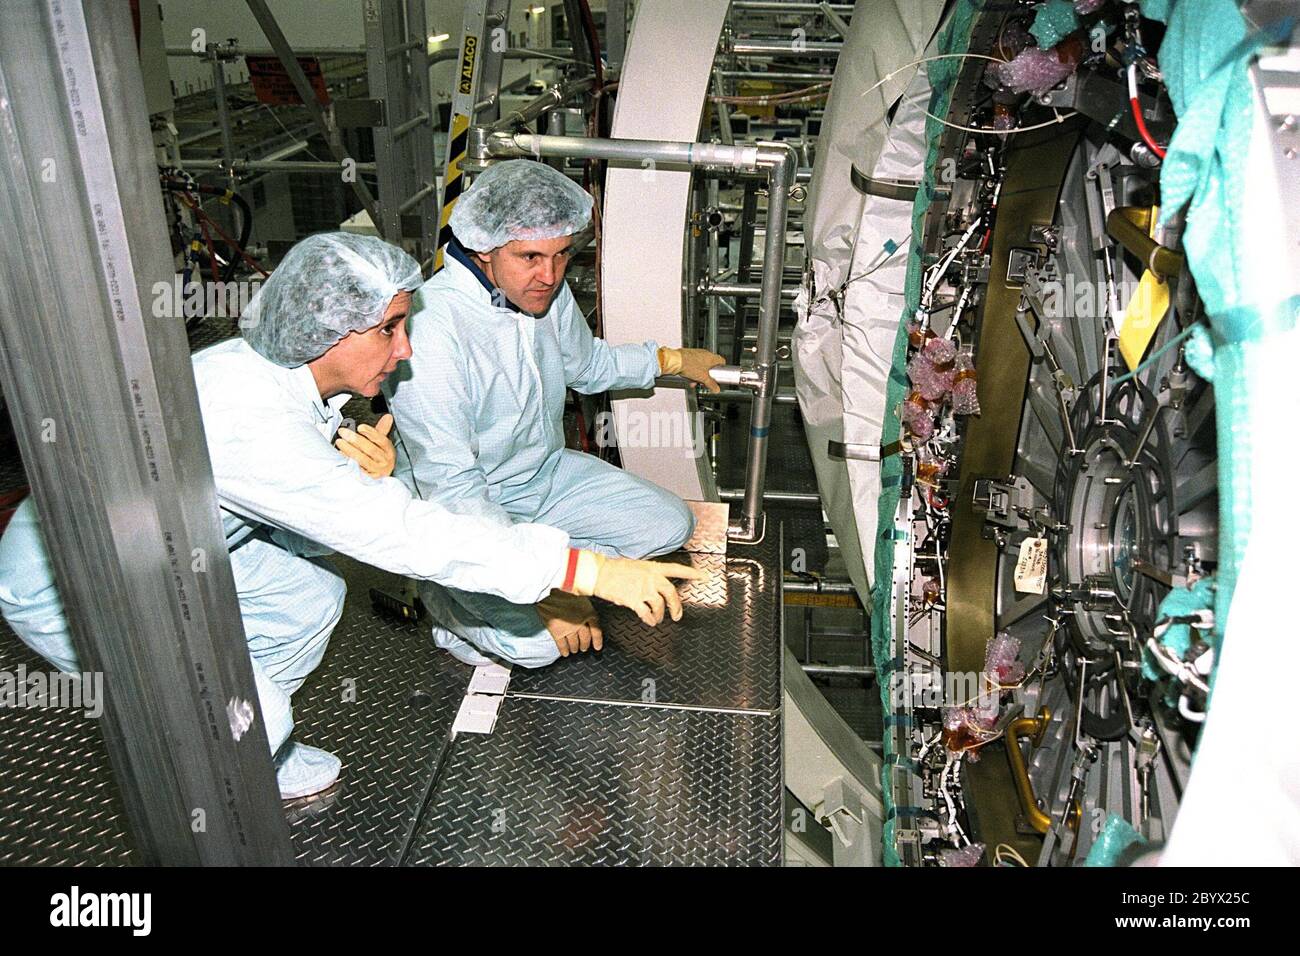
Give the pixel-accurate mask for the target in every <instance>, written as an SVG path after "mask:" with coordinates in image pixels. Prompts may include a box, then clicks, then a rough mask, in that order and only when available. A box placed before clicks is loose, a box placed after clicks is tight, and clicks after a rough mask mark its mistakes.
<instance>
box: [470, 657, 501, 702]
mask: <svg viewBox="0 0 1300 956" xmlns="http://www.w3.org/2000/svg"><path fill="white" fill-rule="evenodd" d="M509 686H510V668H508V667H502V666H501V665H500V664H480V665H479V666H478V667H476V668H474V673H473V675H472V676H471V677H470V679H469V693H471V694H494V695H496V696H498V697H499V696H501V695H502V694H504V693H505V692H506V688H507V687H509Z"/></svg>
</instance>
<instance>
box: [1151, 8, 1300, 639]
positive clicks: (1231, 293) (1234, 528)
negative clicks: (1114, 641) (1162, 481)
mask: <svg viewBox="0 0 1300 956" xmlns="http://www.w3.org/2000/svg"><path fill="white" fill-rule="evenodd" d="M1142 13H1143V15H1144V16H1147V17H1149V18H1151V19H1154V20H1160V21H1163V22H1165V23H1166V24H1167V30H1166V32H1165V36H1164V39H1163V40H1162V41H1161V44H1160V49H1159V50H1158V52H1157V59H1158V62H1159V66H1160V69H1161V72H1162V74H1163V76H1164V80H1165V84H1166V86H1167V87H1168V89H1169V97H1170V100H1171V102H1172V103H1173V107H1174V112H1175V113H1176V114H1177V117H1178V125H1177V127H1176V128H1175V130H1174V135H1173V138H1172V139H1171V140H1170V143H1169V147H1168V152H1167V155H1166V157H1165V160H1164V165H1163V167H1162V169H1161V173H1160V190H1161V212H1160V216H1161V220H1162V221H1165V222H1167V221H1168V220H1169V219H1170V217H1172V216H1173V215H1174V214H1175V213H1176V212H1177V211H1178V210H1179V209H1181V208H1183V207H1184V206H1185V207H1186V209H1187V225H1186V228H1185V230H1184V232H1183V245H1184V248H1185V250H1186V254H1187V264H1188V268H1189V269H1190V271H1191V273H1192V276H1193V277H1194V278H1195V279H1196V286H1197V291H1198V292H1199V293H1200V296H1201V299H1202V300H1203V301H1204V303H1205V310H1206V314H1207V315H1208V317H1209V321H1210V331H1209V332H1208V333H1198V334H1197V335H1195V336H1194V337H1193V338H1192V339H1190V340H1189V345H1188V349H1187V353H1186V354H1187V357H1188V360H1189V361H1190V362H1191V363H1192V366H1193V368H1195V369H1196V370H1197V372H1198V373H1199V374H1202V375H1203V376H1204V377H1205V378H1207V379H1212V380H1213V382H1214V384H1215V390H1216V428H1217V432H1218V442H1219V569H1218V593H1217V596H1216V601H1215V618H1216V621H1217V622H1218V627H1217V628H1216V639H1217V638H1218V636H1219V635H1220V634H1221V631H1222V627H1223V623H1224V622H1225V621H1226V620H1227V617H1228V613H1227V612H1228V605H1229V603H1230V602H1231V599H1232V593H1233V590H1234V586H1235V584H1236V578H1237V567H1238V565H1239V563H1240V561H1241V559H1242V556H1243V555H1244V553H1245V548H1246V543H1247V541H1248V540H1249V536H1250V529H1251V522H1252V517H1253V516H1252V508H1251V501H1250V496H1249V494H1248V492H1247V489H1249V487H1250V477H1251V462H1252V460H1253V455H1252V447H1253V444H1254V442H1255V441H1256V435H1255V431H1256V430H1255V428H1254V427H1253V425H1252V422H1253V420H1254V418H1255V417H1256V416H1257V415H1258V414H1259V403H1260V402H1261V401H1262V399H1260V398H1258V397H1256V394H1257V384H1258V382H1259V379H1258V377H1257V376H1256V375H1254V374H1252V368H1255V367H1256V366H1258V364H1259V359H1260V356H1261V354H1262V350H1267V349H1268V348H1269V347H1270V346H1269V344H1268V343H1269V341H1270V340H1271V339H1273V338H1275V337H1276V336H1278V335H1280V334H1285V333H1287V332H1289V331H1290V330H1293V329H1295V328H1296V325H1297V316H1298V315H1300V297H1297V296H1291V297H1289V298H1285V299H1282V300H1281V301H1279V300H1278V299H1277V293H1276V292H1275V291H1274V289H1275V287H1276V284H1275V283H1271V282H1269V281H1268V280H1267V276H1266V275H1260V274H1259V270H1260V268H1261V264H1260V263H1259V262H1256V261H1255V260H1254V257H1251V256H1249V255H1243V254H1241V250H1242V249H1244V248H1246V243H1245V242H1244V239H1245V237H1246V235H1247V234H1248V231H1249V228H1250V225H1249V224H1248V223H1246V222H1244V221H1243V216H1244V204H1243V203H1242V202H1241V201H1240V198H1241V197H1242V196H1243V195H1244V194H1245V191H1246V171H1245V170H1246V158H1247V152H1248V149H1249V147H1250V143H1251V132H1252V118H1253V111H1254V103H1253V97H1252V93H1251V88H1250V80H1249V76H1248V73H1247V70H1248V67H1249V65H1250V62H1251V59H1252V58H1253V56H1254V54H1255V52H1256V51H1257V50H1258V49H1259V48H1260V47H1261V46H1262V45H1264V44H1265V43H1268V42H1277V41H1278V40H1280V39H1281V38H1283V37H1285V36H1286V35H1289V34H1290V32H1291V29H1292V27H1293V26H1294V20H1293V19H1292V20H1288V21H1285V22H1283V23H1281V24H1279V25H1276V26H1274V27H1273V28H1272V29H1270V30H1259V31H1252V30H1250V28H1249V27H1248V25H1247V23H1246V21H1245V19H1244V18H1243V17H1242V15H1241V13H1240V11H1239V10H1238V8H1237V4H1236V3H1234V2H1233V0H1142Z"/></svg>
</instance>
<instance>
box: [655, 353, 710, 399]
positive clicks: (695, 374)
mask: <svg viewBox="0 0 1300 956" xmlns="http://www.w3.org/2000/svg"><path fill="white" fill-rule="evenodd" d="M726 364H727V360H726V359H724V358H723V357H722V356H721V355H715V354H714V353H713V352H710V351H709V350H708V349H670V348H660V349H659V371H660V372H661V373H662V374H664V375H681V376H682V377H684V378H689V379H690V380H691V381H692V382H699V383H700V384H701V385H703V386H704V387H705V388H707V389H708V390H709V391H710V392H720V391H722V387H721V386H720V385H718V383H717V382H715V381H714V380H713V376H712V375H710V374H709V369H711V368H715V367H717V366H719V365H726Z"/></svg>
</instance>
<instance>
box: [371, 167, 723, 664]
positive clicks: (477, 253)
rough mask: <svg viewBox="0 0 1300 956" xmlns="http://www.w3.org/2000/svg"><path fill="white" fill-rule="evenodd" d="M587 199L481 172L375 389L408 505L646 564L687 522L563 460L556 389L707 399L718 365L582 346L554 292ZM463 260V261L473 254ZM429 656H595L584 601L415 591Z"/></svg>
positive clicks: (536, 175)
mask: <svg viewBox="0 0 1300 956" xmlns="http://www.w3.org/2000/svg"><path fill="white" fill-rule="evenodd" d="M591 208H592V200H591V197H590V196H589V195H587V193H586V192H584V191H583V190H582V189H581V188H580V187H579V186H578V185H577V184H575V183H574V182H573V181H572V180H570V179H569V178H568V177H567V176H565V175H563V174H562V173H560V172H557V171H556V170H554V169H552V168H551V167H549V166H546V165H544V164H542V163H537V162H533V161H531V160H523V159H521V160H510V161H508V162H502V163H497V164H494V165H492V166H490V167H489V168H488V169H487V170H486V171H484V172H483V173H482V175H480V176H479V177H478V178H477V179H476V180H475V181H474V183H473V185H471V186H470V188H469V189H467V190H466V191H465V193H464V195H463V196H461V198H460V200H459V202H458V203H457V204H456V207H455V209H454V210H453V212H452V214H451V220H450V222H451V227H452V230H453V232H454V233H455V238H454V239H453V241H452V242H451V244H450V245H449V246H448V248H447V251H446V257H445V265H444V268H443V269H442V270H440V271H439V272H438V273H437V274H436V275H435V276H434V277H433V278H431V279H430V280H429V281H428V282H426V283H425V284H424V285H423V286H422V287H421V288H420V290H419V291H418V292H417V293H416V295H415V300H414V303H413V306H412V313H411V328H410V335H411V348H412V350H413V353H414V354H413V355H412V357H411V360H410V362H409V363H407V365H406V366H404V367H403V368H402V369H401V370H400V371H399V372H398V374H396V375H394V376H393V377H392V378H391V379H389V380H388V382H386V383H385V386H384V391H385V394H386V395H387V396H388V399H389V407H390V408H391V409H392V412H393V415H394V416H395V417H396V419H397V425H398V433H399V436H400V439H399V441H398V443H397V444H398V467H397V471H396V475H397V477H399V478H401V479H402V480H403V481H406V482H407V483H408V484H409V486H410V487H411V489H412V491H413V492H414V493H415V494H417V495H420V496H422V497H424V498H426V499H428V500H431V501H440V502H442V503H443V504H444V505H446V506H447V507H448V508H450V509H452V510H454V511H457V512H460V513H464V514H477V515H482V516H483V517H485V518H487V519H489V520H493V521H496V522H497V523H499V524H500V526H501V527H503V528H506V527H510V526H511V525H512V524H514V523H515V522H529V521H540V522H542V523H544V524H548V525H551V526H553V527H556V528H562V529H563V530H565V531H567V532H568V533H569V535H570V536H571V537H572V539H573V540H574V542H575V543H577V542H581V546H582V547H584V548H591V549H592V550H595V551H599V552H602V553H605V554H611V555H618V556H621V557H631V558H644V557H647V556H650V555H655V554H663V553H665V552H668V551H673V550H675V549H677V548H679V547H681V545H682V544H683V543H684V542H685V541H686V539H687V538H689V537H690V535H691V531H692V528H693V525H694V520H693V516H692V514H691V511H690V509H689V508H688V507H687V506H686V504H685V502H683V501H682V500H681V499H680V498H678V497H677V496H676V495H673V494H672V493H670V492H668V491H665V490H664V489H663V488H660V487H659V486H658V485H655V484H653V483H651V482H649V481H646V480H644V479H642V478H639V477H637V476H636V475H633V474H631V473H629V472H626V471H623V470H622V469H620V468H615V467H614V466H612V465H610V464H607V463H606V462H603V461H601V460H600V459H598V458H595V457H593V456H591V455H586V454H582V453H580V452H576V451H572V450H569V449H566V448H565V447H564V431H563V416H564V396H565V390H566V388H572V389H574V390H575V391H577V392H581V393H583V394H593V393H596V392H604V391H609V390H614V389H649V388H653V387H654V381H655V377H656V376H657V375H660V374H679V375H683V376H685V377H686V378H689V379H692V380H693V381H696V382H699V383H700V384H703V385H705V386H707V387H708V388H710V389H712V390H713V391H718V386H717V383H716V382H714V381H713V379H712V378H711V377H710V375H709V369H710V368H712V367H714V366H717V365H721V364H723V361H724V360H723V359H722V357H721V356H718V355H714V354H713V353H712V352H707V351H705V350H703V349H670V348H659V347H658V346H657V345H656V344H655V343H654V342H646V343H644V344H641V345H637V344H629V345H620V346H610V345H608V344H607V343H606V342H605V341H604V340H603V339H597V338H595V337H593V335H592V333H591V330H590V329H589V328H588V326H587V321H586V319H585V318H584V317H583V315H582V313H581V311H580V310H579V309H578V307H577V305H576V303H575V302H574V298H573V294H572V292H570V290H569V288H568V286H567V285H566V284H565V282H564V271H565V268H566V267H567V265H568V262H569V257H570V254H571V248H570V247H571V245H572V243H573V241H574V240H573V236H574V234H575V233H578V232H580V231H582V230H583V229H584V228H585V227H586V225H587V223H588V221H589V220H590V218H591ZM470 250H473V251H470ZM420 594H421V597H422V598H423V600H424V603H425V605H426V606H427V607H428V608H429V612H430V615H431V616H432V617H433V619H434V622H435V623H434V628H433V634H434V639H435V641H436V642H437V643H438V644H439V646H442V647H445V648H446V649H447V650H449V651H450V652H451V653H452V654H454V655H455V656H456V657H458V658H459V659H461V660H463V661H466V662H468V663H475V664H481V663H485V662H486V661H487V658H486V657H484V655H483V654H482V653H480V652H487V653H488V654H491V655H494V656H496V657H498V658H502V659H504V660H506V661H509V662H512V663H516V664H522V665H524V666H526V667H539V666H542V665H545V664H549V663H551V662H552V661H554V660H555V659H556V658H557V657H558V656H560V655H561V654H564V655H565V656H567V655H568V654H570V653H574V652H579V651H585V650H588V649H589V648H592V647H594V648H596V649H597V650H599V649H600V647H601V632H600V624H599V621H598V619H597V618H596V615H595V611H594V609H593V608H592V606H591V603H590V602H589V601H586V600H585V599H582V598H574V597H572V596H570V595H564V594H555V595H551V596H549V597H547V598H546V599H545V600H543V601H541V602H538V603H536V604H532V603H525V604H513V603H511V602H510V601H508V600H502V599H501V598H500V597H497V596H493V595H489V594H484V593H468V592H465V591H463V590H460V589H458V588H456V587H454V586H443V585H442V584H437V583H432V582H425V583H424V584H423V585H422V586H421V588H420Z"/></svg>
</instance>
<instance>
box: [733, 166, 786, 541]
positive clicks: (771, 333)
mask: <svg viewBox="0 0 1300 956" xmlns="http://www.w3.org/2000/svg"><path fill="white" fill-rule="evenodd" d="M760 157H762V158H763V159H765V160H766V161H767V162H768V163H770V164H771V165H770V169H771V175H770V177H769V179H768V191H767V233H766V235H765V236H764V237H763V281H762V283H761V289H762V291H761V293H760V296H759V305H758V342H757V346H758V349H757V354H756V356H755V360H754V367H755V371H757V372H758V374H759V376H760V378H759V386H758V391H757V393H756V394H755V395H754V403H753V407H752V410H751V413H750V420H749V453H748V458H747V465H746V468H745V504H744V512H743V516H742V519H741V522H740V524H739V526H737V527H734V528H733V529H732V532H731V535H730V536H731V537H732V539H733V540H736V541H742V542H744V541H759V540H762V537H763V530H764V520H763V519H764V516H763V485H764V484H765V482H766V481H767V443H768V432H769V431H770V430H771V426H772V399H773V398H774V397H775V395H776V372H777V368H776V351H777V333H778V330H779V328H780V320H781V281H782V278H783V273H784V272H785V227H786V222H785V214H786V200H787V197H788V194H789V191H790V187H791V186H793V185H794V177H795V171H796V169H797V168H798V157H797V156H796V155H795V152H794V150H793V149H791V148H790V147H789V146H782V145H777V144H764V146H763V147H762V149H761V150H760Z"/></svg>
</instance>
